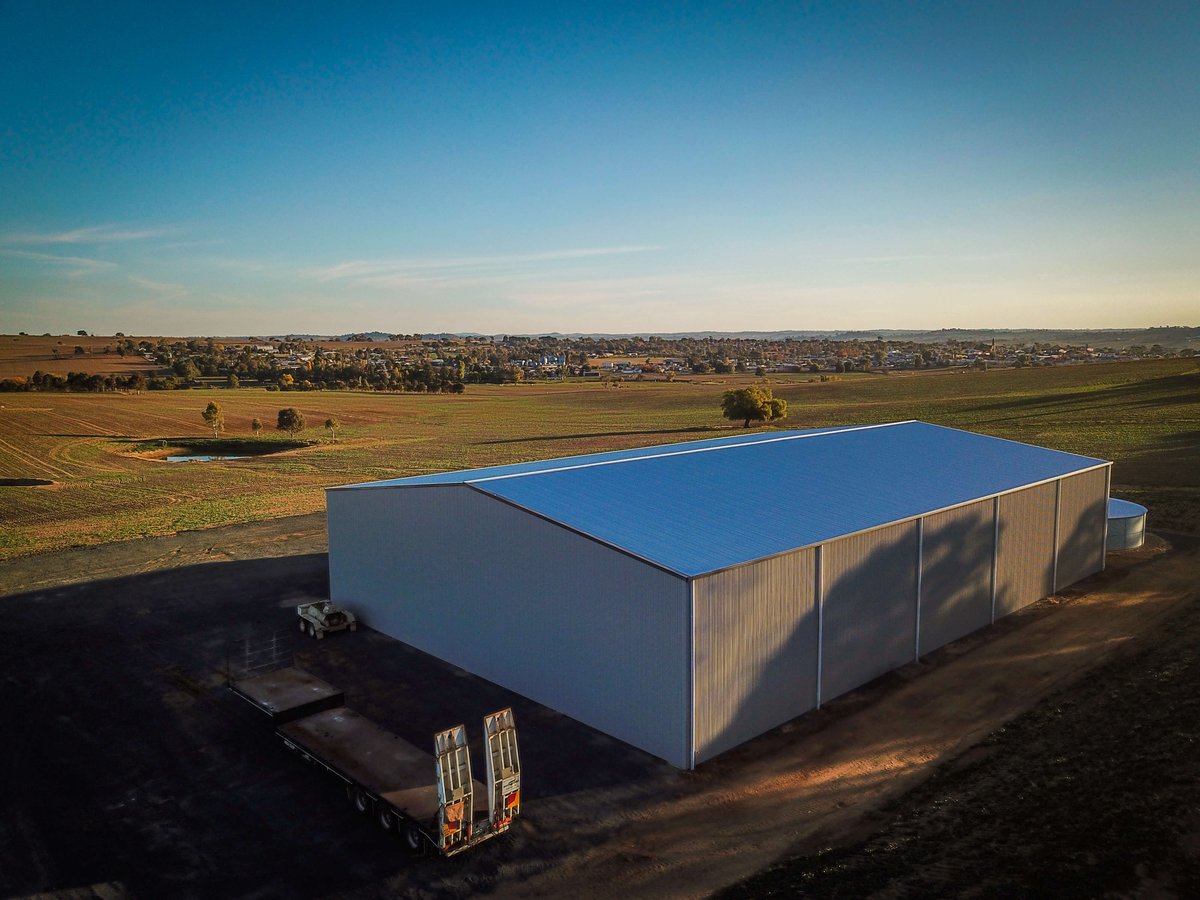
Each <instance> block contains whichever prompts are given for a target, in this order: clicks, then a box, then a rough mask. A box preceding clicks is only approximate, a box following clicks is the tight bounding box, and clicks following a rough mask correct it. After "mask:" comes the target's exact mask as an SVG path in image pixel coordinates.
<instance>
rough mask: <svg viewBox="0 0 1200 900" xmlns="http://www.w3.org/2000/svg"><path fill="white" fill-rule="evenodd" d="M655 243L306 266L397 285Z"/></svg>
mask: <svg viewBox="0 0 1200 900" xmlns="http://www.w3.org/2000/svg"><path fill="white" fill-rule="evenodd" d="M658 249H660V248H659V247H657V246H646V245H631V246H618V247H578V248H574V249H569V250H547V251H543V252H539V253H513V254H508V255H503V256H448V257H432V258H410V259H359V260H351V261H348V262H344V263H338V264H337V265H333V266H325V267H322V268H315V269H311V270H309V272H308V274H309V275H310V276H311V277H313V278H315V279H317V280H318V281H353V282H355V283H357V284H385V285H388V286H397V285H400V284H404V283H409V282H421V283H427V282H429V281H432V280H439V279H449V278H452V277H454V276H455V274H456V273H466V274H467V277H469V278H476V279H477V278H479V277H480V276H481V275H484V274H485V273H488V272H491V273H501V272H505V271H508V272H513V271H521V270H528V269H529V268H530V267H535V266H537V265H538V264H539V263H556V262H567V261H570V260H580V259H590V258H594V257H598V256H617V255H623V254H629V253H647V252H649V251H651V250H658Z"/></svg>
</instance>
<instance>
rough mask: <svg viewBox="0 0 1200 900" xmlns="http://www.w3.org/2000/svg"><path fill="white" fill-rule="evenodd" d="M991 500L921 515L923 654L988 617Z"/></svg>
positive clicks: (984, 622) (992, 532)
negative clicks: (922, 523)
mask: <svg viewBox="0 0 1200 900" xmlns="http://www.w3.org/2000/svg"><path fill="white" fill-rule="evenodd" d="M993 506H994V504H993V502H992V501H991V500H981V501H980V502H978V503H971V504H968V505H967V506H960V507H958V508H956V509H950V510H947V511H945V512H941V513H936V514H934V515H932V516H926V517H925V520H924V521H925V525H924V536H923V539H922V542H921V641H920V649H921V653H923V654H924V653H929V652H931V651H933V650H936V649H937V648H938V647H941V646H942V645H944V644H948V643H950V642H951V641H954V640H957V639H958V638H960V637H962V636H963V635H965V634H970V633H971V632H972V631H975V630H976V629H979V628H983V627H984V626H985V625H987V624H989V623H990V622H991V618H992V554H993V552H994V548H993V541H994V538H995V520H994V516H993Z"/></svg>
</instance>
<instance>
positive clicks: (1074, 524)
mask: <svg viewBox="0 0 1200 900" xmlns="http://www.w3.org/2000/svg"><path fill="white" fill-rule="evenodd" d="M1060 484H1061V485H1062V503H1061V506H1060V508H1059V524H1058V579H1057V581H1058V583H1057V584H1056V585H1055V590H1058V589H1059V588H1063V587H1066V586H1067V585H1068V584H1074V583H1075V582H1076V581H1078V580H1079V579H1081V578H1086V577H1087V576H1088V575H1091V574H1092V573H1093V572H1099V571H1100V570H1101V569H1102V568H1104V529H1105V525H1106V524H1107V519H1108V509H1107V507H1108V468H1107V467H1105V468H1103V469H1093V470H1092V471H1091V472H1083V473H1081V474H1079V475H1071V476H1070V477H1068V478H1063V479H1062V480H1061V481H1060Z"/></svg>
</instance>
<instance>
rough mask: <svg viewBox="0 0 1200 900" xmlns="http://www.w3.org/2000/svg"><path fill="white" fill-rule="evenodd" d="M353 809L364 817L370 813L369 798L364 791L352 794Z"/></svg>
mask: <svg viewBox="0 0 1200 900" xmlns="http://www.w3.org/2000/svg"><path fill="white" fill-rule="evenodd" d="M354 808H355V809H356V810H358V811H359V812H360V813H362V814H363V815H364V816H365V815H366V814H367V813H369V812H370V811H371V798H370V797H368V796H367V792H366V791H363V790H358V791H355V792H354Z"/></svg>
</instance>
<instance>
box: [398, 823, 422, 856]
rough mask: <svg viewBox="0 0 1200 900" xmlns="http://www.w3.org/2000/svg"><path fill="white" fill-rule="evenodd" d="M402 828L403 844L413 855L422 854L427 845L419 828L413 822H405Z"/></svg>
mask: <svg viewBox="0 0 1200 900" xmlns="http://www.w3.org/2000/svg"><path fill="white" fill-rule="evenodd" d="M403 828H404V846H405V847H407V848H408V852H409V853H411V854H412V855H413V856H424V855H425V850H426V848H427V846H428V845H427V843H426V841H425V835H423V834H421V829H420V828H418V827H417V826H416V824H415V823H413V822H405V823H404V826H403Z"/></svg>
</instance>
